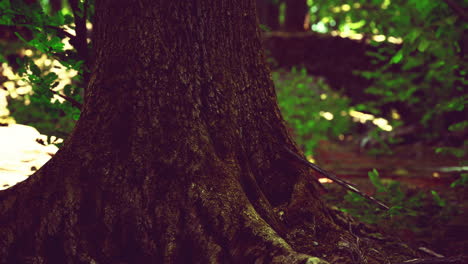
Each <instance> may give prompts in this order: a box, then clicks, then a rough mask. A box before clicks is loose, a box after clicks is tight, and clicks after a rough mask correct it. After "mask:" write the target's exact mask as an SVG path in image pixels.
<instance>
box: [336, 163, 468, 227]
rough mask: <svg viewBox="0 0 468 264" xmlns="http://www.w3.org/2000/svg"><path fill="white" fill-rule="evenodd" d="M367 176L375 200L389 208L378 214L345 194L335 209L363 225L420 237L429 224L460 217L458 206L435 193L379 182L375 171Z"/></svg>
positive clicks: (371, 207)
mask: <svg viewBox="0 0 468 264" xmlns="http://www.w3.org/2000/svg"><path fill="white" fill-rule="evenodd" d="M368 176H369V180H370V181H371V183H372V185H373V186H374V187H375V190H376V192H375V194H374V196H375V197H376V198H377V199H379V200H381V201H383V202H384V203H386V204H388V205H390V206H391V207H390V209H389V210H387V211H385V210H381V209H380V208H377V207H376V206H375V205H374V204H371V203H369V202H368V201H366V200H365V198H363V197H362V196H360V195H357V194H356V193H353V192H348V193H347V194H346V195H345V196H344V201H343V202H338V203H339V205H338V206H339V207H340V210H341V211H343V212H346V213H349V214H350V215H352V216H353V217H356V218H358V219H359V220H360V221H362V222H365V223H368V224H377V225H379V226H381V227H385V228H386V229H389V230H406V231H411V232H414V233H417V234H422V233H424V232H428V230H427V228H428V224H430V225H433V226H437V225H441V224H442V223H444V222H446V221H448V220H450V219H451V218H453V217H454V216H456V215H457V214H458V213H459V206H458V205H457V204H454V202H452V201H449V200H447V199H444V198H442V197H441V196H440V195H439V193H438V192H437V191H435V190H430V191H429V192H428V191H415V190H412V189H407V188H405V187H404V186H403V185H402V184H401V183H400V182H398V181H393V180H383V179H381V178H380V175H379V173H378V171H377V170H375V169H374V170H372V171H370V172H369V173H368ZM406 231H405V232H406Z"/></svg>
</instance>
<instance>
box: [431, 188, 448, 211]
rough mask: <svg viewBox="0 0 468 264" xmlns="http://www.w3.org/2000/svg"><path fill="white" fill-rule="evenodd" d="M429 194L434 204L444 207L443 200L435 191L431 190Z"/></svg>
mask: <svg viewBox="0 0 468 264" xmlns="http://www.w3.org/2000/svg"><path fill="white" fill-rule="evenodd" d="M431 194H432V198H433V199H434V202H436V204H437V205H438V206H440V207H444V206H445V205H446V202H445V200H444V199H442V198H441V197H440V196H439V194H438V193H437V192H436V191H434V190H431Z"/></svg>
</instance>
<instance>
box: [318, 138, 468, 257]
mask: <svg viewBox="0 0 468 264" xmlns="http://www.w3.org/2000/svg"><path fill="white" fill-rule="evenodd" d="M368 152H369V151H366V150H362V149H360V148H359V146H357V144H354V143H353V142H352V141H339V142H330V141H323V142H321V143H320V145H319V147H318V149H317V151H316V157H315V158H316V163H317V164H318V165H319V166H321V167H322V168H324V169H326V170H327V171H330V172H333V173H335V174H336V175H337V176H338V177H340V178H342V179H345V180H347V181H349V182H351V183H354V184H355V185H357V186H358V187H359V189H360V190H362V191H363V192H365V193H368V194H370V195H373V196H375V197H377V198H379V199H380V200H381V201H384V202H385V203H386V204H387V205H388V206H389V207H390V208H391V209H390V210H389V211H387V212H384V211H382V210H379V209H378V208H377V206H375V205H373V204H371V203H370V202H369V201H365V200H364V199H363V198H361V197H359V196H358V195H355V194H348V193H347V191H346V190H345V189H344V188H342V187H341V186H340V185H337V184H333V183H326V184H324V186H325V188H326V189H328V192H327V193H326V194H325V195H324V198H325V200H327V202H328V203H329V205H330V206H332V207H333V208H335V209H338V210H341V211H346V212H347V213H349V214H350V215H352V216H353V217H354V218H355V219H357V220H359V221H362V222H364V223H366V224H368V225H371V226H372V227H373V228H376V229H377V230H379V231H380V232H382V233H385V234H393V235H395V236H396V237H398V238H401V239H402V240H403V241H404V242H406V243H408V244H409V245H411V246H413V247H414V248H419V250H421V251H425V252H426V254H427V255H428V257H429V256H430V257H436V256H437V255H443V256H455V255H460V254H466V252H468V192H467V187H466V186H456V187H453V186H452V187H451V185H452V183H453V182H454V181H456V180H457V179H459V177H460V172H457V171H455V170H457V169H459V168H460V167H459V163H458V161H457V160H455V159H454V158H452V157H449V156H444V155H440V154H436V153H435V151H434V147H433V146H428V145H426V144H423V143H421V142H418V143H414V144H406V145H401V146H397V147H395V148H393V149H392V154H386V155H382V154H381V155H369V153H368ZM374 169H376V170H377V172H378V175H379V176H378V177H377V178H376V177H375V173H374V174H373V175H374V177H373V179H372V180H371V179H370V178H371V177H369V176H368V172H370V171H372V170H374ZM465 173H466V171H465ZM371 174H372V173H371Z"/></svg>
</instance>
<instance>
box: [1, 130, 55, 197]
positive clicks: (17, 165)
mask: <svg viewBox="0 0 468 264" xmlns="http://www.w3.org/2000/svg"><path fill="white" fill-rule="evenodd" d="M38 138H39V139H42V140H44V141H45V139H46V136H44V135H41V134H40V133H39V132H38V131H37V130H36V129H35V128H33V127H30V126H25V125H18V124H12V125H9V126H0V190H4V189H7V188H10V187H11V186H13V185H15V184H16V183H18V182H21V181H24V180H25V179H27V178H28V176H29V175H31V174H33V173H34V171H35V170H37V169H39V168H40V167H42V165H44V164H45V163H46V162H47V161H48V160H49V159H50V158H51V157H52V155H54V154H55V152H57V150H58V148H57V147H56V146H55V145H48V146H43V145H41V144H39V143H38V142H37V141H36V139H38Z"/></svg>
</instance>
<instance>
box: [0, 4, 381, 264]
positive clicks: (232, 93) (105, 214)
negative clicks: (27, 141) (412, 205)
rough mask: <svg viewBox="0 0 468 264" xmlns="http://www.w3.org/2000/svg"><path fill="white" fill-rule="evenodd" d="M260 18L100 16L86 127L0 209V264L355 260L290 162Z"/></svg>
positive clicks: (127, 9)
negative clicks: (264, 49) (262, 45)
mask: <svg viewBox="0 0 468 264" xmlns="http://www.w3.org/2000/svg"><path fill="white" fill-rule="evenodd" d="M253 3H254V2H253V1H244V0H238V1H232V0H222V1H219V0H217V1H208V0H202V1H184V2H182V1H149V0H147V1H146V0H139V1H129V0H128V1H118V2H116V1H111V0H102V1H97V3H96V7H95V8H96V16H95V25H94V32H93V33H94V34H95V35H94V42H93V43H94V47H95V53H94V54H95V56H96V57H95V65H94V68H93V71H92V76H91V79H90V83H89V87H88V89H87V90H86V94H85V104H84V107H83V112H82V116H81V119H80V120H79V121H78V123H77V125H76V127H75V130H74V132H73V133H72V135H71V136H70V138H68V139H67V140H66V142H65V145H64V147H63V148H62V149H61V150H60V151H59V152H58V153H57V154H56V155H55V156H54V158H53V159H52V160H51V161H50V162H48V163H47V164H46V165H44V166H43V167H42V168H41V169H40V170H39V171H38V172H37V173H36V174H34V175H33V176H31V177H30V178H29V179H28V180H27V181H25V182H23V183H20V184H18V185H16V186H15V187H13V188H11V189H8V190H6V191H3V192H1V193H0V215H1V217H0V263H254V262H255V263H306V261H308V262H307V263H323V262H322V261H321V260H320V259H318V258H312V257H310V255H305V254H301V253H298V252H303V253H308V254H314V255H316V256H319V257H322V256H325V257H327V258H329V259H331V260H332V262H337V263H351V262H352V261H354V260H355V259H356V258H358V259H359V258H361V259H362V258H363V257H361V255H362V252H366V251H361V248H359V247H358V248H357V249H356V246H355V245H356V243H355V242H353V241H355V239H354V237H353V235H352V234H351V233H349V232H347V231H343V230H344V229H341V228H340V226H338V225H337V224H335V222H334V221H333V219H332V216H333V215H332V214H330V212H329V211H328V210H327V209H326V208H325V207H324V206H323V204H322V203H321V202H320V200H319V199H318V197H317V191H316V190H317V188H318V184H317V183H316V181H315V180H313V179H312V178H311V174H310V173H309V172H308V171H307V170H306V169H305V168H303V167H302V166H301V165H298V164H296V163H294V162H293V161H292V160H290V159H289V156H288V154H286V153H285V152H284V151H283V149H284V148H285V147H286V148H288V149H292V150H293V151H296V152H297V148H296V146H295V145H294V143H293V142H292V140H291V138H290V136H289V135H288V132H287V129H286V127H285V124H284V121H283V119H282V118H281V115H280V112H279V110H278V107H277V104H276V96H275V92H274V89H273V84H272V82H271V80H270V78H269V72H268V70H267V67H266V66H265V63H264V60H263V55H262V52H261V43H260V40H259V32H258V29H257V24H256V17H255V13H254V12H255V11H254V10H255V9H254V6H253ZM347 228H348V227H347ZM312 242H315V243H312ZM358 246H359V245H358ZM363 250H365V249H363ZM376 252H377V253H378V254H377V253H373V251H369V252H368V253H367V256H366V260H367V259H370V260H372V261H368V263H379V261H380V259H381V258H382V257H381V255H382V254H384V253H382V252H378V251H376ZM373 254H374V255H373ZM369 256H370V257H369ZM376 259H379V260H378V261H377V260H376Z"/></svg>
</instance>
